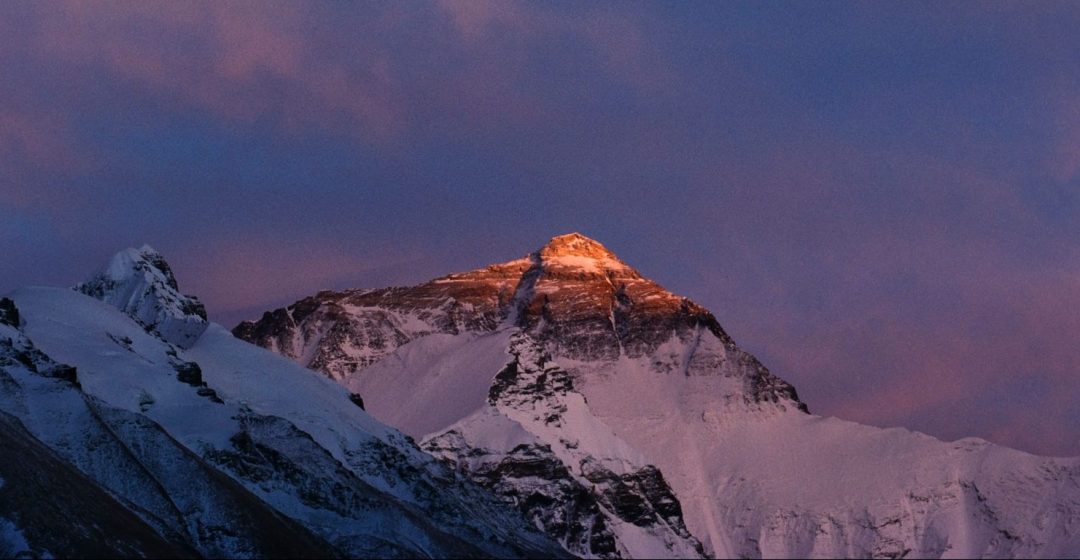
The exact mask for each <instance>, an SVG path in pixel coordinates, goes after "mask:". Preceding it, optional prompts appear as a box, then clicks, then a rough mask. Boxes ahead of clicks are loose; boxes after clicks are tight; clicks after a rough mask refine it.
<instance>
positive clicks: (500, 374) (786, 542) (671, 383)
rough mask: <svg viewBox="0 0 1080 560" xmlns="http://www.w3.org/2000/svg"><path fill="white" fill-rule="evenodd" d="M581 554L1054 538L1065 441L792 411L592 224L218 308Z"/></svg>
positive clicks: (901, 550)
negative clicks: (471, 260)
mask: <svg viewBox="0 0 1080 560" xmlns="http://www.w3.org/2000/svg"><path fill="white" fill-rule="evenodd" d="M233 333H234V334H235V335H236V336H237V337H239V338H242V339H245V340H248V341H250V342H252V343H254V344H257V345H260V346H263V347H265V348H268V349H270V350H273V351H275V352H278V353H280V354H282V355H283V356H285V357H288V358H290V359H292V360H294V361H295V362H297V363H298V364H300V365H303V366H306V367H309V368H312V369H315V370H318V371H321V372H322V373H324V374H325V375H326V376H327V378H328V379H332V380H334V381H336V382H337V383H339V384H340V385H342V386H344V387H346V388H347V389H348V390H349V391H350V392H352V393H356V394H358V395H359V396H360V397H362V399H363V402H364V403H365V405H366V407H367V410H368V411H369V412H371V414H372V415H373V416H374V417H375V418H377V419H379V420H381V421H383V422H386V423H387V424H390V425H393V426H395V427H397V428H399V429H401V430H402V431H403V432H405V433H406V434H409V435H410V436H412V437H414V438H416V439H417V440H419V441H420V442H421V447H422V448H423V449H425V450H427V451H428V452H430V453H431V454H432V455H434V456H436V457H439V458H440V459H441V460H442V461H443V462H444V463H445V464H446V465H447V466H448V467H449V468H452V469H454V470H455V471H456V472H457V473H459V474H460V475H461V476H463V477H468V478H470V479H471V480H473V481H474V482H476V483H477V484H478V485H480V486H483V487H485V488H488V489H489V490H491V491H492V492H494V493H495V494H496V495H498V496H500V497H501V498H502V499H503V500H504V501H505V502H506V503H508V504H511V505H513V506H514V507H516V508H517V509H518V510H519V511H521V512H522V513H524V514H525V515H526V516H527V517H528V518H530V519H531V520H532V521H533V522H534V523H535V524H536V525H537V526H538V527H541V528H543V529H544V531H545V532H547V534H548V535H550V536H551V537H553V538H555V539H556V540H558V541H559V542H560V544H562V545H563V547H565V548H566V550H567V551H569V552H572V553H574V554H576V555H580V556H584V557H600V558H609V557H642V558H652V557H699V556H716V557H880V558H900V557H953V558H955V557H1068V556H1076V555H1077V554H1080V459H1060V458H1046V457H1036V456H1033V455H1029V454H1027V453H1023V452H1020V451H1015V450H1011V449H1007V448H1004V447H1000V446H997V445H993V444H990V443H988V442H985V441H982V440H977V439H964V440H959V441H956V442H943V441H939V440H936V439H934V438H932V437H929V436H926V435H923V434H919V433H915V432H910V431H908V430H904V429H897V428H894V429H879V428H873V427H868V426H862V425H859V424H855V423H851V422H845V421H843V420H839V419H835V418H824V417H820V416H816V415H812V414H810V413H809V412H808V410H807V407H806V405H805V404H804V403H802V402H801V401H800V400H799V398H798V395H797V393H796V391H795V389H794V388H793V387H792V386H791V385H790V384H788V383H787V382H785V381H783V380H781V379H780V378H778V377H776V376H775V375H773V374H772V373H770V372H769V371H768V369H767V368H765V367H764V366H763V365H762V364H761V363H760V362H759V361H758V360H757V359H755V358H754V357H753V356H751V355H750V354H748V353H746V352H744V351H742V350H741V349H740V348H739V347H738V346H737V345H736V344H735V342H734V341H733V340H732V339H731V337H730V336H728V335H727V333H726V332H725V331H724V330H723V329H722V328H721V326H720V324H719V323H718V321H717V320H716V318H715V317H714V316H713V314H712V313H710V312H709V311H708V310H706V309H704V308H702V307H701V306H699V305H697V304H695V303H693V302H692V301H690V300H688V299H686V298H682V297H679V296H677V295H675V294H672V293H671V292H668V291H667V290H665V289H663V288H662V287H661V286H659V285H658V284H656V283H655V282H652V281H651V280H649V279H647V278H645V277H643V276H642V275H641V274H640V273H638V272H637V271H636V270H634V269H633V268H631V267H630V266H628V265H627V264H626V263H624V262H623V261H621V260H620V259H619V258H618V257H617V256H616V255H614V254H613V253H612V252H611V251H609V250H608V249H607V248H605V247H604V246H603V245H601V244H600V243H598V242H596V241H594V240H591V239H589V238H587V237H584V236H582V235H579V234H570V235H564V236H559V237H556V238H554V239H552V240H551V241H550V242H549V243H547V244H546V245H545V246H544V247H542V248H541V249H540V250H538V251H536V252H533V253H531V254H529V255H527V256H525V257H523V258H520V259H516V260H512V261H509V262H506V263H503V264H496V265H492V266H489V267H486V268H483V269H480V270H475V271H471V272H465V273H460V274H451V275H448V276H444V277H442V278H438V279H435V280H432V281H430V282H427V283H424V284H420V285H418V286H414V287H398V288H384V289H375V290H350V291H344V292H320V293H318V294H316V295H314V296H312V297H308V298H305V299H302V300H300V301H298V302H296V303H294V304H293V305H290V306H288V307H286V308H283V309H277V310H274V311H270V312H267V313H266V314H264V315H263V317H262V318H261V319H259V320H258V321H253V322H244V323H242V324H240V325H238V326H237V327H236V328H235V329H234V330H233Z"/></svg>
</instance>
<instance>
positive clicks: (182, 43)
mask: <svg viewBox="0 0 1080 560" xmlns="http://www.w3.org/2000/svg"><path fill="white" fill-rule="evenodd" d="M263 7H265V6H264V5H263V4H258V3H242V2H240V3H228V4H217V3H211V4H178V3H168V2H166V3H156V2H145V3H123V4H99V3H82V2H71V3H65V4H62V5H60V6H58V8H59V9H57V10H56V12H55V13H50V14H48V17H45V18H43V20H42V27H43V31H42V33H41V35H40V42H39V45H40V49H41V51H42V52H43V53H45V54H47V55H49V56H53V57H58V58H59V59H60V60H64V61H67V62H68V63H73V64H77V65H103V66H105V67H107V68H109V69H110V70H112V71H114V72H116V73H117V74H118V75H120V76H122V77H124V78H125V79H128V80H131V81H132V82H133V83H135V84H136V85H138V86H140V87H142V88H146V89H148V90H150V91H153V92H155V93H157V94H160V95H165V96H167V97H172V98H175V99H177V100H180V101H182V102H184V103H187V104H191V105H195V106H199V107H204V108H207V109H209V110H211V111H213V112H215V113H217V114H219V115H221V116H223V117H226V118H232V119H241V120H250V119H254V118H257V117H259V116H262V115H265V114H266V113H268V112H276V113H278V114H280V115H281V119H282V122H283V123H284V124H285V125H286V126H289V127H296V128H298V127H301V126H307V125H315V126H321V127H325V128H329V129H333V130H335V131H342V130H344V131H349V132H355V133H358V134H359V135H360V136H363V137H367V138H369V139H382V138H386V137H393V136H394V135H396V134H397V133H398V132H400V130H402V129H403V127H404V126H405V118H406V116H405V111H404V109H403V107H402V104H401V103H400V102H399V101H398V99H397V98H398V97H399V94H398V92H397V91H396V87H397V85H396V82H395V78H394V77H393V76H392V75H391V73H390V72H388V68H389V66H390V64H389V62H388V58H387V53H386V52H384V51H382V50H381V49H379V48H376V47H375V46H374V45H372V44H368V45H367V46H365V47H364V55H363V56H361V57H357V58H356V59H352V60H349V61H348V65H347V66H346V65H345V64H343V63H340V62H338V63H335V62H331V61H328V60H327V58H326V56H325V55H326V53H322V52H319V51H318V50H317V48H316V47H317V45H315V44H314V43H313V40H312V38H311V36H310V34H305V31H309V30H310V28H311V27H315V23H314V22H313V20H312V17H313V16H312V14H309V13H307V11H306V10H305V9H304V8H303V7H301V6H300V5H296V4H279V5H275V8H276V9H275V10H273V11H268V10H265V9H262V8H263ZM355 39H356V41H355V43H356V44H362V43H363V42H364V41H363V36H362V35H360V36H358V37H356V38H355Z"/></svg>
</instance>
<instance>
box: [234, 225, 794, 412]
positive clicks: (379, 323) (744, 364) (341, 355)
mask: <svg viewBox="0 0 1080 560" xmlns="http://www.w3.org/2000/svg"><path fill="white" fill-rule="evenodd" d="M507 325H509V326H513V327H517V328H520V329H522V330H525V331H527V332H529V333H530V334H531V335H532V336H533V337H535V338H537V339H538V340H541V341H543V342H544V343H545V344H548V345H550V346H551V347H552V349H553V350H554V351H556V352H557V353H558V354H560V355H562V356H565V357H567V358H572V359H579V360H600V361H616V360H618V359H620V358H623V357H629V358H643V357H647V356H653V355H655V358H656V367H658V368H661V369H669V370H674V369H678V370H680V371H681V372H682V373H684V374H686V375H699V374H702V375H703V374H710V373H716V370H717V368H723V369H724V371H725V375H727V376H728V377H732V378H736V377H737V378H739V379H741V380H742V381H743V382H744V384H745V387H744V388H743V389H742V391H743V392H744V393H745V395H743V396H745V398H746V399H747V400H748V401H752V402H762V401H771V402H781V401H785V402H789V403H790V406H794V407H796V408H805V405H803V404H802V403H800V402H799V401H798V397H797V395H796V393H795V390H794V388H793V387H791V386H790V385H789V384H787V383H786V382H784V381H783V380H780V379H779V378H777V377H775V376H773V375H772V374H770V373H769V371H768V370H767V369H766V368H765V367H764V366H762V365H761V364H760V363H759V362H758V361H757V360H756V359H755V358H754V357H753V356H751V355H750V354H747V353H745V352H743V351H742V350H740V349H739V348H738V347H737V346H736V345H735V343H734V341H732V340H731V337H729V336H728V335H727V333H725V332H724V330H723V329H722V328H721V327H720V324H719V323H718V322H717V320H716V318H715V317H714V316H713V315H712V313H710V312H709V311H708V310H706V309H705V308H703V307H701V306H699V305H697V304H696V303H694V302H692V301H690V300H689V299H687V298H684V297H680V296H677V295H675V294H673V293H671V292H669V291H667V290H665V289H664V288H663V287H662V286H660V285H659V284H657V283H656V282H653V281H651V280H649V279H647V278H644V277H643V276H642V275H641V274H640V273H639V272H638V271H636V270H634V269H633V268H631V267H630V266H628V265H626V264H625V263H624V262H622V261H621V260H620V259H619V258H618V257H617V256H615V254H614V253H612V252H611V251H610V250H608V249H607V248H606V247H604V246H603V245H601V244H600V243H599V242H597V241H594V240H592V239H589V238H588V237H585V236H583V235H581V234H578V233H571V234H567V235H561V236H558V237H555V238H553V239H551V241H549V242H548V243H547V244H546V245H544V246H543V247H542V248H540V249H539V250H538V251H535V252H533V253H531V254H529V255H527V256H525V257H523V258H520V259H516V260H513V261H509V262H506V263H502V264H495V265H491V266H488V267H486V268H482V269H478V270H473V271H470V272H465V273H459V274H450V275H448V276H444V277H442V278H437V279H435V280H432V281H430V282H427V283H424V284H420V285H418V286H413V287H397V288H383V289H375V290H352V291H345V292H320V293H319V294H316V295H315V296H312V297H309V298H306V299H303V300H300V301H298V302H296V303H294V304H293V305H290V306H288V307H285V308H281V309H277V310H274V311H269V312H267V313H265V314H264V315H263V317H262V318H261V319H259V320H258V321H253V322H251V321H246V322H243V323H241V324H240V325H239V326H237V327H236V328H235V329H233V334H235V335H236V336H237V337H239V338H241V339H244V340H247V341H249V342H252V343H254V344H258V345H260V346H263V347H266V348H269V349H271V350H274V351H276V352H279V353H281V354H283V355H285V356H288V357H290V358H292V359H294V360H296V361H297V362H299V363H301V364H302V365H305V366H307V367H310V368H312V369H316V370H319V371H322V372H324V373H326V374H327V375H329V376H330V377H331V378H333V379H336V380H339V381H344V380H346V379H347V378H349V377H350V376H352V375H353V374H355V373H356V372H359V371H361V370H363V369H364V368H365V367H367V366H370V365H372V364H374V363H376V362H378V361H379V360H380V359H382V358H383V357H384V356H386V355H388V354H390V353H392V352H393V351H394V350H396V349H397V348H399V347H401V346H403V345H405V344H407V343H409V342H410V341H413V340H416V339H418V338H420V337H423V336H426V335H429V334H433V333H443V334H454V335H456V334H459V333H466V332H472V333H489V332H493V331H495V330H497V329H498V328H500V327H505V326H507ZM702 337H704V338H706V339H708V343H707V344H705V345H702V344H700V342H701V340H702ZM673 341H675V342H677V344H679V345H682V346H688V347H693V348H695V351H694V352H691V355H690V356H688V358H689V359H685V360H683V359H681V358H682V357H681V356H680V357H679V358H680V359H675V358H674V357H673V356H671V355H670V354H668V353H664V352H660V353H659V354H658V351H659V350H661V347H666V346H670V345H671V343H672V342H673Z"/></svg>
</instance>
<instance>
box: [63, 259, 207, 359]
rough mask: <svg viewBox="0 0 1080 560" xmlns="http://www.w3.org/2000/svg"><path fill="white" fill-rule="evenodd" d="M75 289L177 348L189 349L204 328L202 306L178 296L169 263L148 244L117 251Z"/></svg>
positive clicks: (177, 289)
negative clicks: (130, 318)
mask: <svg viewBox="0 0 1080 560" xmlns="http://www.w3.org/2000/svg"><path fill="white" fill-rule="evenodd" d="M75 290H76V291H79V292H82V293H84V294H86V295H88V296H90V297H94V298H97V299H100V300H101V301H104V302H105V303H108V304H111V305H113V306H114V307H116V308H117V309H119V310H121V311H123V312H124V313H126V314H128V315H130V316H131V317H132V318H134V319H135V320H136V321H138V322H139V324H141V325H142V326H143V328H145V329H146V330H147V332H150V333H152V334H155V335H157V336H158V337H160V338H162V339H164V340H165V341H167V342H170V343H172V344H175V345H177V346H179V347H181V348H189V347H191V345H193V344H194V343H195V341H196V340H198V338H199V336H200V335H202V333H203V331H205V330H206V327H207V325H208V323H207V321H206V309H205V308H204V307H203V304H202V303H200V302H199V300H198V299H197V298H195V297H192V296H186V295H183V294H181V293H180V291H179V286H177V284H176V277H175V276H174V275H173V273H172V269H171V268H170V267H169V263H168V262H166V261H165V258H164V257H162V256H161V253H158V252H157V251H155V250H154V249H153V247H150V246H149V245H143V246H142V247H140V248H138V249H132V248H129V249H125V250H123V251H120V252H119V253H117V254H116V256H114V257H113V258H112V260H111V261H110V262H109V265H108V266H107V267H106V268H105V270H103V271H102V272H100V273H98V274H97V275H95V276H94V277H93V278H91V279H90V280H89V281H87V282H84V283H82V284H79V285H77V286H75Z"/></svg>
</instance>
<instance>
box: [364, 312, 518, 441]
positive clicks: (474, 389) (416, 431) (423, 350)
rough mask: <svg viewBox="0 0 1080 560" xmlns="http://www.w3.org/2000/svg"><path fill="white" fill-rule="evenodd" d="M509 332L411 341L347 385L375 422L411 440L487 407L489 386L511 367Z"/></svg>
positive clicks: (438, 335)
mask: <svg viewBox="0 0 1080 560" xmlns="http://www.w3.org/2000/svg"><path fill="white" fill-rule="evenodd" d="M509 340H510V331H509V330H504V331H498V332H495V333H491V334H484V335H475V334H464V335H450V334H431V335H428V336H425V337H423V338H419V339H416V340H413V341H411V342H409V343H407V344H405V345H403V346H401V347H399V348H397V349H396V350H395V351H394V352H393V353H392V354H390V355H388V356H386V357H384V358H383V359H381V360H380V361H378V362H376V363H375V364H372V365H371V366H369V367H367V368H365V369H364V370H362V371H361V372H359V373H358V374H357V375H355V376H352V377H351V378H349V379H348V380H347V381H346V386H347V387H348V388H349V390H350V391H353V392H355V393H358V394H359V395H360V396H361V397H364V403H365V405H366V406H367V410H368V411H369V412H370V413H371V414H372V415H373V416H375V417H376V418H378V419H379V420H381V421H383V422H386V423H387V424H390V425H391V426H394V427H396V428H398V429H399V430H401V431H403V432H405V433H407V434H409V435H411V436H413V437H416V438H420V437H423V436H424V435H426V434H430V433H432V432H436V431H441V430H442V429H443V428H446V427H448V426H450V425H451V424H453V423H455V422H457V421H458V420H461V419H463V418H465V417H467V416H469V415H470V414H472V413H473V412H475V411H477V410H479V409H481V408H482V407H484V406H485V404H486V403H487V394H488V388H489V387H491V381H492V379H494V378H495V375H496V374H498V373H499V371H500V370H502V368H503V367H504V366H505V365H506V364H507V363H509V362H510V360H511V357H510V355H509V354H508V353H507V352H506V348H507V345H508V344H509Z"/></svg>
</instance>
